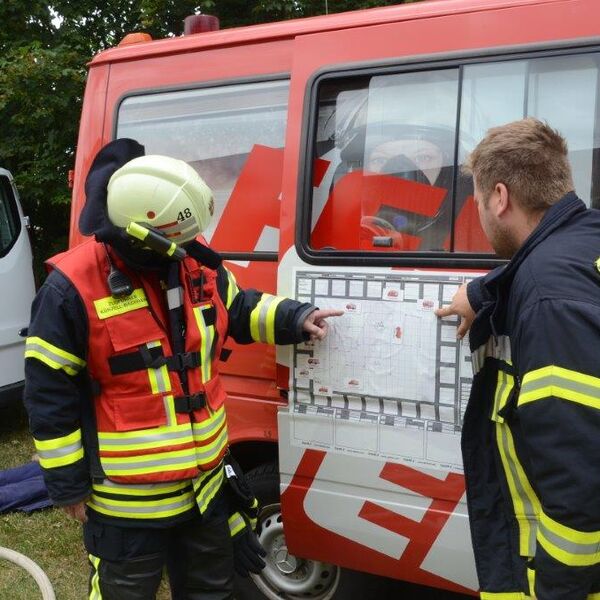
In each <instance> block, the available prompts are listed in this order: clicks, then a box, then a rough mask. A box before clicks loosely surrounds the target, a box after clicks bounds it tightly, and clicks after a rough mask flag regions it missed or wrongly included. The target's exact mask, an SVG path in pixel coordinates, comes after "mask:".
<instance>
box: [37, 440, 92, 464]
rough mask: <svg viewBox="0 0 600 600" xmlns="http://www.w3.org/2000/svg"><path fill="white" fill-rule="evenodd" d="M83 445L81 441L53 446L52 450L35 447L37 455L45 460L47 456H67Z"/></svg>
mask: <svg viewBox="0 0 600 600" xmlns="http://www.w3.org/2000/svg"><path fill="white" fill-rule="evenodd" d="M82 447H83V446H82V445H81V442H75V443H73V444H69V445H68V446H63V447H62V448H55V449H53V450H40V449H39V448H36V450H37V453H38V456H39V457H40V458H41V459H43V460H47V459H49V458H60V457H62V456H68V455H69V454H73V453H74V452H77V451H78V450H81V448H82Z"/></svg>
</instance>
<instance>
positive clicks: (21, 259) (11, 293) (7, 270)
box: [0, 169, 35, 404]
mask: <svg viewBox="0 0 600 600" xmlns="http://www.w3.org/2000/svg"><path fill="white" fill-rule="evenodd" d="M0 178H6V179H8V182H9V184H10V188H7V189H9V191H12V196H13V199H14V203H15V204H16V213H15V216H16V215H18V221H19V223H20V228H19V229H20V230H19V232H18V236H17V238H16V240H15V241H14V243H13V245H12V247H10V249H9V250H8V252H7V254H6V255H4V256H2V257H0V288H1V290H2V292H1V293H0V404H1V403H2V402H3V400H4V399H5V396H7V395H11V396H12V395H13V394H14V392H15V391H18V388H19V387H20V384H22V382H23V380H24V357H23V353H24V348H25V339H24V338H23V337H21V336H20V335H19V332H20V331H21V330H22V329H24V328H26V327H27V325H28V324H29V318H30V310H31V302H32V300H33V297H34V295H35V282H34V277H33V267H32V254H31V245H30V242H29V235H28V232H27V222H26V218H25V216H24V215H23V210H22V208H21V204H20V202H19V195H18V193H17V189H16V187H15V184H14V180H13V177H12V175H11V174H10V172H9V171H7V170H6V169H0ZM9 201H10V198H9ZM2 215H3V213H0V217H2Z"/></svg>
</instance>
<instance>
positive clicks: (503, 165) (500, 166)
mask: <svg viewBox="0 0 600 600" xmlns="http://www.w3.org/2000/svg"><path fill="white" fill-rule="evenodd" d="M567 153H568V149H567V142H566V141H565V139H564V138H563V137H562V136H561V135H560V133H558V131H556V130H555V129H552V127H550V126H549V125H548V124H547V123H543V122H542V121H539V120H538V119H534V118H532V117H529V118H527V119H522V120H520V121H513V122H512V123H507V124H506V125H502V126H500V127H494V128H492V129H490V130H489V131H488V132H487V134H486V136H485V137H484V138H483V139H482V140H481V142H479V144H477V146H476V147H475V149H474V150H473V152H471V154H470V155H469V157H468V158H467V160H466V162H465V164H464V165H463V168H462V170H463V173H465V174H468V175H470V174H472V175H473V176H474V178H475V180H476V182H477V187H478V188H479V190H480V192H481V194H482V196H483V202H484V204H485V205H487V201H488V199H489V197H490V195H491V193H492V192H493V191H494V188H495V186H496V184H497V183H503V184H504V185H505V186H506V187H507V189H508V191H509V192H510V193H511V194H513V195H514V196H515V198H516V200H517V201H518V202H519V204H520V205H521V207H522V208H523V209H524V210H525V211H527V212H530V213H536V212H540V211H545V210H547V209H548V208H549V207H550V206H552V205H553V204H555V203H556V202H558V201H559V200H560V199H561V198H562V197H563V196H564V195H565V194H566V193H567V192H570V191H572V190H573V187H574V186H573V176H572V174H571V166H570V164H569V160H568V158H567Z"/></svg>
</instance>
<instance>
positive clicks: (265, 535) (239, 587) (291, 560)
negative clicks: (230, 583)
mask: <svg viewBox="0 0 600 600" xmlns="http://www.w3.org/2000/svg"><path fill="white" fill-rule="evenodd" d="M246 478H247V480H248V483H249V484H250V486H251V487H252V490H253V491H254V493H255V495H256V497H257V498H258V500H259V503H260V506H261V510H260V513H259V515H258V526H257V534H258V538H259V540H260V542H261V544H262V545H263V547H264V549H265V550H266V552H267V556H266V557H265V562H266V563H267V566H266V567H265V568H264V569H263V571H262V573H261V574H260V575H252V578H251V579H250V578H248V579H244V578H242V577H237V576H236V598H237V600H265V598H267V599H268V600H306V599H307V598H309V599H311V600H364V599H365V598H377V597H378V595H377V594H378V590H379V589H380V588H381V586H382V585H383V583H384V582H385V580H384V579H382V578H379V577H375V576H374V575H368V574H365V573H358V572H356V571H350V570H347V569H342V568H340V567H337V566H335V565H331V564H328V563H323V562H320V561H316V560H309V559H304V558H300V557H297V556H293V555H291V554H289V553H288V550H287V545H286V543H285V535H284V533H283V523H282V520H281V505H280V502H279V469H278V467H277V464H276V463H267V464H265V465H261V466H260V467H257V468H256V469H253V470H252V471H249V472H248V473H246ZM381 589H383V588H381Z"/></svg>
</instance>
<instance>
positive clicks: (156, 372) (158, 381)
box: [146, 341, 171, 394]
mask: <svg viewBox="0 0 600 600" xmlns="http://www.w3.org/2000/svg"><path fill="white" fill-rule="evenodd" d="M161 345H162V344H161V343H160V341H155V342H148V343H147V344H146V346H147V347H148V348H160V346H161ZM148 378H149V379H150V388H151V389H152V393H153V394H164V393H165V392H170V391H171V379H170V377H169V369H167V365H163V366H162V367H159V368H158V369H148Z"/></svg>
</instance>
